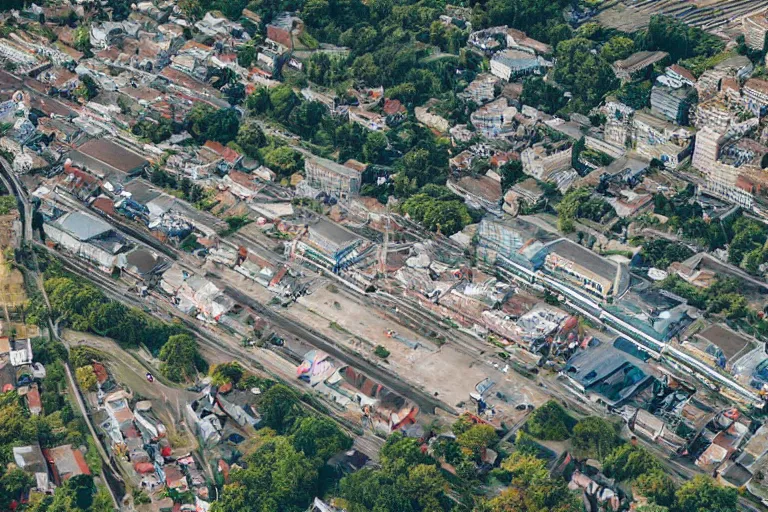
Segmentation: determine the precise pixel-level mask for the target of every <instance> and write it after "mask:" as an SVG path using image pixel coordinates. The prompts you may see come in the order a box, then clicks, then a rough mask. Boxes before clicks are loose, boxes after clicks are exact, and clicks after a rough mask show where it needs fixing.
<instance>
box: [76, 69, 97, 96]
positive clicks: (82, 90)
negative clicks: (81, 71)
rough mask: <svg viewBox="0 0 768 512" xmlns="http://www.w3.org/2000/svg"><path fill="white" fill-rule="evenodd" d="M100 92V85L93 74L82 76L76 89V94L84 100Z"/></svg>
mask: <svg viewBox="0 0 768 512" xmlns="http://www.w3.org/2000/svg"><path fill="white" fill-rule="evenodd" d="M97 94H99V86H98V84H97V83H96V80H94V79H93V77H91V75H83V76H82V77H80V85H78V86H77V89H75V91H74V95H75V96H77V97H79V98H82V99H83V101H90V100H92V99H93V98H95V97H96V95H97Z"/></svg>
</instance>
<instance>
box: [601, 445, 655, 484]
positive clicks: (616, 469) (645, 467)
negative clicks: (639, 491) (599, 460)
mask: <svg viewBox="0 0 768 512" xmlns="http://www.w3.org/2000/svg"><path fill="white" fill-rule="evenodd" d="M658 469H661V464H659V461H658V460H656V458H655V457H654V456H653V455H652V454H651V453H650V452H648V451H647V450H646V449H644V448H640V447H637V446H632V445H630V444H623V445H621V446H619V447H618V448H616V449H615V450H613V451H612V452H611V453H610V454H608V456H607V457H605V460H604V461H603V472H604V473H605V474H606V475H608V476H610V477H612V478H615V479H616V480H620V481H621V480H631V479H633V478H637V477H639V476H640V475H642V474H643V473H648V472H649V471H652V470H658Z"/></svg>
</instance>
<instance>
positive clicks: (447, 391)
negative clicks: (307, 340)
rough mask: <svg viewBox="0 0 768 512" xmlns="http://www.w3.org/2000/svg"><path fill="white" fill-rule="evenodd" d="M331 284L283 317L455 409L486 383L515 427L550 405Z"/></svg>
mask: <svg viewBox="0 0 768 512" xmlns="http://www.w3.org/2000/svg"><path fill="white" fill-rule="evenodd" d="M215 271H216V273H217V274H218V275H220V276H222V278H224V279H225V280H226V281H228V282H230V283H231V284H232V285H234V286H238V287H239V288H240V289H242V290H243V291H244V292H247V293H248V294H249V295H250V296H251V297H253V298H254V299H256V300H258V301H259V302H262V303H264V304H267V303H268V302H269V301H270V299H271V298H272V297H273V296H274V295H273V294H272V293H271V292H269V291H268V290H266V289H265V288H264V287H263V286H261V285H259V284H257V283H255V282H254V281H251V280H249V279H246V278H245V277H243V276H241V275H240V274H237V273H236V272H234V271H232V270H229V269H226V268H223V267H219V268H217V269H216V270H215ZM331 283H332V281H331V280H329V279H326V278H321V279H318V280H317V281H315V282H314V283H313V285H312V286H311V290H312V292H311V294H310V295H307V296H303V297H301V298H299V300H298V302H297V303H295V304H292V305H291V306H290V307H288V308H285V309H281V310H280V314H282V315H285V316H286V317H288V318H291V319H293V320H296V321H299V322H301V323H303V324H304V325H306V326H308V327H310V328H312V329H314V330H316V331H318V332H320V333H322V334H324V335H325V336H327V337H329V338H330V339H333V340H335V341H336V342H337V343H338V344H339V345H340V346H345V347H347V348H349V349H350V350H353V351H356V352H359V353H360V354H362V355H363V356H364V357H365V358H366V359H368V360H369V361H372V362H377V363H378V364H379V365H380V366H382V367H383V368H386V369H388V370H389V371H390V372H392V373H394V374H397V375H398V376H399V377H400V378H402V379H403V380H406V381H408V382H409V383H411V384H413V385H415V386H416V387H419V388H421V389H423V390H425V391H426V392H428V393H431V394H434V393H437V396H438V397H439V398H440V399H441V400H443V401H445V402H446V403H448V404H450V405H453V406H456V405H457V404H459V403H467V402H468V401H469V393H471V392H474V391H475V385H476V384H477V383H479V382H480V381H482V380H483V379H485V378H486V377H490V378H491V379H492V380H493V381H494V382H496V385H495V386H494V388H493V390H492V393H491V395H492V396H491V402H492V403H494V405H497V408H498V410H499V411H500V413H501V414H503V415H504V416H507V417H509V418H510V421H512V422H514V420H515V418H516V417H517V416H519V415H520V413H519V411H517V410H516V409H515V406H516V405H518V404H521V403H525V404H529V403H530V404H533V405H536V406H538V405H539V404H541V403H543V402H545V401H546V400H547V399H548V396H547V394H546V393H544V392H543V390H542V389H541V388H539V387H538V386H537V385H536V383H534V382H533V381H531V380H528V379H526V378H525V377H522V376H521V375H519V374H517V373H515V372H514V371H513V370H512V369H508V371H507V372H503V371H502V370H503V367H504V364H499V363H501V361H500V360H499V359H497V358H495V357H493V356H492V355H488V356H484V358H483V359H478V358H477V357H475V356H473V355H469V354H468V353H467V352H470V351H462V350H461V347H457V346H452V345H451V343H450V341H449V343H447V344H445V345H443V346H441V347H440V346H437V345H436V344H435V343H434V342H432V341H430V340H429V339H427V338H425V337H423V336H421V335H419V334H418V333H416V332H413V331H411V330H409V329H407V328H405V327H402V326H400V325H395V324H393V322H392V321H391V320H389V319H387V318H385V316H384V314H383V312H382V311H380V310H378V309H376V308H371V307H368V306H365V305H361V304H360V303H358V302H357V301H355V300H354V299H351V298H349V297H347V296H346V294H342V293H334V291H333V287H331V286H329V285H330V284H331ZM390 329H394V330H395V331H397V334H398V335H399V336H401V337H402V338H405V339H407V340H409V341H414V342H418V343H419V345H420V346H419V347H418V348H416V349H415V350H414V349H413V348H410V347H408V346H407V345H406V344H405V343H403V342H401V341H398V340H397V339H395V338H392V337H389V336H387V330H390ZM288 345H294V343H289V344H288ZM377 345H381V346H383V347H384V348H386V349H387V350H388V351H389V352H390V355H389V356H388V357H387V360H386V361H384V360H382V359H381V358H379V357H377V356H376V355H374V353H373V352H374V349H375V348H376V346H377ZM295 348H296V351H297V352H301V351H302V350H304V349H305V348H306V349H307V350H308V349H309V347H306V346H305V345H304V344H296V347H295ZM297 355H298V356H303V354H297ZM206 356H207V354H206ZM257 357H262V355H261V354H259V355H258V356H257ZM494 364H496V366H494ZM294 368H295V366H294ZM294 375H295V373H294ZM294 378H295V377H294ZM496 392H499V393H502V394H503V395H504V396H505V397H506V402H505V401H502V400H499V399H497V398H496V395H495V393H496ZM459 409H461V408H459Z"/></svg>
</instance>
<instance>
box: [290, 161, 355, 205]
mask: <svg viewBox="0 0 768 512" xmlns="http://www.w3.org/2000/svg"><path fill="white" fill-rule="evenodd" d="M304 175H305V180H306V181H307V184H308V185H309V186H310V187H312V188H314V189H317V190H319V191H321V192H325V193H326V194H328V195H331V196H334V197H336V198H338V199H347V198H349V197H351V196H356V195H357V194H358V193H359V192H360V184H361V175H360V172H358V171H357V170H355V169H353V168H350V167H347V166H345V165H341V164H338V163H336V162H334V161H332V160H328V159H326V158H320V157H316V156H312V157H307V158H305V159H304Z"/></svg>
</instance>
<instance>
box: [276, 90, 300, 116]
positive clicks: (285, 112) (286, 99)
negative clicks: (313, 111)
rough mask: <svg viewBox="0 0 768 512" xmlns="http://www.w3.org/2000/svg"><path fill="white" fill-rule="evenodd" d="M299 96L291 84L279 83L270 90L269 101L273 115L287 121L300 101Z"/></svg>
mask: <svg viewBox="0 0 768 512" xmlns="http://www.w3.org/2000/svg"><path fill="white" fill-rule="evenodd" d="M300 102H301V101H300V100H299V98H298V96H296V93H294V92H293V89H292V88H291V87H290V86H289V85H279V86H277V87H275V88H274V89H271V90H270V91H269V103H270V105H271V107H272V115H273V116H274V118H275V119H277V120H278V121H281V122H286V121H287V120H288V116H289V115H290V114H291V111H292V110H293V109H294V108H295V107H296V106H297V105H298V104H299V103H300Z"/></svg>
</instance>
